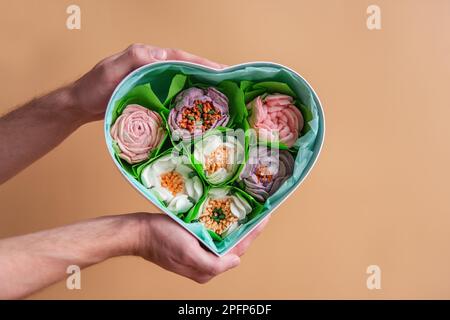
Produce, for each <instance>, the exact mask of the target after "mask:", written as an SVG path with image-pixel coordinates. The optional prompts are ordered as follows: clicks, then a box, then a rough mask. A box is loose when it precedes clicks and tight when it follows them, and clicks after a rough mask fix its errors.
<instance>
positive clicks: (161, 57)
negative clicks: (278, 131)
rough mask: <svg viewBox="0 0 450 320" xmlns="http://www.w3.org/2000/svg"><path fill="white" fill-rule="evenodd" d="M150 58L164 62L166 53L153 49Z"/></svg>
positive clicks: (162, 50)
mask: <svg viewBox="0 0 450 320" xmlns="http://www.w3.org/2000/svg"><path fill="white" fill-rule="evenodd" d="M152 57H153V59H155V60H166V58H167V52H166V50H164V49H153V50H152Z"/></svg>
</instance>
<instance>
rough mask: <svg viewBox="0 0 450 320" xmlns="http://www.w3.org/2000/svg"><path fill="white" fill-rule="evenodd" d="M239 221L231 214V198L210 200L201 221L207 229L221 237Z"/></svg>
mask: <svg viewBox="0 0 450 320" xmlns="http://www.w3.org/2000/svg"><path fill="white" fill-rule="evenodd" d="M237 220H238V218H236V217H235V216H234V215H233V214H232V213H231V199H230V198H224V199H216V200H209V201H208V204H207V205H206V208H205V209H204V210H203V213H202V216H201V217H200V219H199V221H200V222H202V223H203V224H204V225H205V227H206V228H208V229H209V230H212V231H214V232H215V233H217V234H218V235H221V234H222V233H223V232H224V231H225V230H226V229H227V228H228V227H229V226H230V224H232V223H234V222H236V221H237Z"/></svg>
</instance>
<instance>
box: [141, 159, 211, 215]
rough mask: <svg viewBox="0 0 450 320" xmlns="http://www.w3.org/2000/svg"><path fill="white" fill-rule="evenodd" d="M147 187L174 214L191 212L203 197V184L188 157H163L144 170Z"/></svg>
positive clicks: (142, 176)
mask: <svg viewBox="0 0 450 320" xmlns="http://www.w3.org/2000/svg"><path fill="white" fill-rule="evenodd" d="M141 181H142V183H143V184H144V186H145V187H147V188H148V189H150V191H151V192H152V193H153V194H154V195H155V196H156V197H157V198H158V199H159V200H160V201H162V202H163V203H164V204H165V205H166V206H167V208H168V209H169V210H170V211H172V212H174V213H185V212H187V211H189V210H190V209H191V208H192V207H193V206H194V205H195V204H196V203H197V201H198V200H199V199H200V197H201V196H202V195H203V184H202V182H201V180H200V178H199V177H198V175H197V172H195V170H194V169H193V168H192V166H191V165H190V164H189V162H188V160H187V157H185V156H180V157H176V156H174V155H172V154H168V155H165V156H162V157H161V158H159V159H157V160H155V161H153V162H152V163H150V164H149V165H148V166H147V167H145V168H144V170H142V173H141Z"/></svg>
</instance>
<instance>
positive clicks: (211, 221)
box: [197, 187, 252, 237]
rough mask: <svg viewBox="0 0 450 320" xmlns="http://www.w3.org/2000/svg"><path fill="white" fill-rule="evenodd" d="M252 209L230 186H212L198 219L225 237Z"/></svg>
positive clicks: (201, 206) (209, 228) (200, 208)
mask: <svg viewBox="0 0 450 320" xmlns="http://www.w3.org/2000/svg"><path fill="white" fill-rule="evenodd" d="M251 211H252V207H251V205H250V204H249V203H248V201H247V200H246V199H244V198H243V197H242V196H241V195H240V194H239V193H236V192H233V191H232V189H231V188H230V187H224V188H212V189H210V190H209V192H208V195H207V196H206V198H205V199H204V201H203V202H202V204H201V205H200V207H199V210H198V213H197V219H198V221H199V222H200V223H202V224H203V225H204V226H205V227H206V228H207V229H208V230H211V231H213V232H215V233H216V234H218V235H219V236H222V237H225V236H227V235H229V234H230V233H231V232H233V231H234V230H235V229H236V228H237V227H238V225H239V224H240V222H241V221H242V220H243V219H244V218H245V217H246V216H247V215H248V214H249V213H250V212H251Z"/></svg>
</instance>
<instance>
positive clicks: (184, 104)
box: [168, 87, 230, 139]
mask: <svg viewBox="0 0 450 320" xmlns="http://www.w3.org/2000/svg"><path fill="white" fill-rule="evenodd" d="M229 118H230V116H229V113H228V98H227V97H226V96H225V95H224V94H223V93H222V92H220V91H218V90H217V89H215V88H213V87H209V88H206V89H200V88H195V87H193V88H189V89H186V90H184V91H182V92H180V93H179V94H178V95H177V96H176V97H175V105H174V107H173V108H172V109H171V110H170V113H169V120H168V122H169V128H170V130H171V132H172V134H175V135H179V136H181V137H182V138H183V139H189V138H192V137H198V136H201V135H202V134H203V133H205V132H206V131H208V130H211V129H214V128H216V127H218V126H226V125H227V123H228V120H229Z"/></svg>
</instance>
